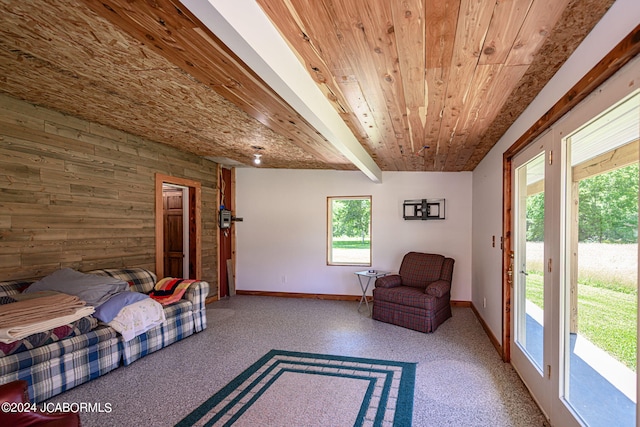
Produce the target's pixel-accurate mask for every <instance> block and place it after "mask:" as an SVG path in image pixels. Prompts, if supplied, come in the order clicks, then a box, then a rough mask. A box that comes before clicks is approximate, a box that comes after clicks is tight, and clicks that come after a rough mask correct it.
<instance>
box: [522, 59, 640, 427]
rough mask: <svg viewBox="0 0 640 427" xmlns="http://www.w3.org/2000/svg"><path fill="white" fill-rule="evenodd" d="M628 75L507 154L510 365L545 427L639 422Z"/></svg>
mask: <svg viewBox="0 0 640 427" xmlns="http://www.w3.org/2000/svg"><path fill="white" fill-rule="evenodd" d="M637 74H639V73H638V71H637V69H636V73H635V74H634V75H633V76H634V77H635V79H637V78H638V77H639V76H637ZM635 79H634V80H633V82H632V83H631V84H630V83H629V80H625V79H620V80H619V81H618V83H615V82H614V83H612V84H617V85H618V86H615V85H614V87H613V88H612V90H611V92H607V95H604V91H603V92H602V93H603V94H599V98H600V99H599V102H595V101H593V100H591V102H590V103H588V104H586V105H585V106H582V108H578V109H577V111H576V112H574V113H572V114H571V115H569V116H567V117H565V118H563V119H561V120H560V121H558V122H557V123H556V124H555V125H554V126H553V127H552V128H551V129H550V130H549V131H548V132H547V133H546V134H544V135H542V136H541V137H539V138H538V139H537V140H536V141H534V142H533V143H531V144H530V145H529V146H528V147H527V148H525V149H524V150H522V151H521V152H519V153H518V154H517V155H515V156H514V157H513V158H512V163H511V166H512V167H511V171H512V172H511V207H512V215H511V218H512V225H511V230H512V236H513V237H512V251H513V257H512V265H511V266H510V271H512V283H511V286H512V290H511V296H512V299H511V319H510V320H511V331H510V336H511V342H510V348H511V363H512V365H513V366H514V368H515V369H516V371H517V372H518V374H519V375H520V376H521V378H522V380H523V381H524V383H525V384H526V385H527V387H528V388H529V390H530V391H531V394H532V395H533V397H534V399H535V400H536V401H537V402H538V404H539V406H540V408H541V409H542V411H543V412H544V413H545V415H546V416H547V418H548V419H549V420H550V422H551V424H552V425H553V426H592V427H593V426H597V427H599V426H607V427H608V426H612V425H615V426H638V425H639V423H638V416H637V411H638V407H637V403H636V402H637V389H638V378H637V374H636V365H637V356H638V346H637V342H638V326H637V325H638V200H639V193H638V187H639V180H640V178H639V158H640V154H639V153H640V149H639V144H640V142H639V141H640V89H638V83H637V81H636V80H635ZM625 84H626V87H625ZM616 91H617V92H616ZM596 99H597V98H596Z"/></svg>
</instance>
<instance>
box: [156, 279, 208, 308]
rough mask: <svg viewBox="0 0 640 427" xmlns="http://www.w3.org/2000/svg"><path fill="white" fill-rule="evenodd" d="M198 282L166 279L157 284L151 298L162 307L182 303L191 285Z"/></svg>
mask: <svg viewBox="0 0 640 427" xmlns="http://www.w3.org/2000/svg"><path fill="white" fill-rule="evenodd" d="M196 281H197V280H187V279H175V278H173V277H165V278H164V279H161V280H160V281H159V282H158V283H156V285H155V286H154V287H153V290H152V291H151V293H150V294H149V296H150V297H151V298H153V299H154V300H156V301H158V302H159V303H160V304H162V305H168V304H171V303H174V302H176V301H180V299H181V298H182V295H184V293H185V291H186V290H187V288H188V287H189V285H190V284H192V283H193V282H196Z"/></svg>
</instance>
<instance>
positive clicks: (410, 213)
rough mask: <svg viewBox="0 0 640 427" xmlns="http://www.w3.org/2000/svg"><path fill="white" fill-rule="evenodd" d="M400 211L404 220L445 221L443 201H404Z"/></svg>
mask: <svg viewBox="0 0 640 427" xmlns="http://www.w3.org/2000/svg"><path fill="white" fill-rule="evenodd" d="M402 209H403V214H402V217H403V218H404V219H405V220H414V219H419V220H423V221H424V220H427V219H445V216H444V199H419V200H405V201H404V203H403V204H402Z"/></svg>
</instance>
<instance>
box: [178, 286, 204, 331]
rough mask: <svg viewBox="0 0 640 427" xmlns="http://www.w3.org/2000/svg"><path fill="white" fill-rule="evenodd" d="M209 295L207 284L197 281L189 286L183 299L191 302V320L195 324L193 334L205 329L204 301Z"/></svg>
mask: <svg viewBox="0 0 640 427" xmlns="http://www.w3.org/2000/svg"><path fill="white" fill-rule="evenodd" d="M208 295H209V283H207V282H205V281H202V280H199V281H197V282H193V283H192V284H190V285H189V287H188V288H187V290H186V291H185V293H184V295H183V296H182V298H183V299H186V300H187V301H190V302H191V305H192V307H193V320H194V322H195V324H194V327H195V332H200V331H203V330H205V329H206V328H207V314H206V311H205V300H206V299H207V296H208Z"/></svg>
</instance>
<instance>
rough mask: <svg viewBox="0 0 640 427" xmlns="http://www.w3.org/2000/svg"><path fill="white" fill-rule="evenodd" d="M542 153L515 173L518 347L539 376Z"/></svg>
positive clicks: (515, 262)
mask: <svg viewBox="0 0 640 427" xmlns="http://www.w3.org/2000/svg"><path fill="white" fill-rule="evenodd" d="M544 157H545V153H544V152H542V153H540V154H538V155H536V156H535V157H534V158H533V159H531V160H529V161H528V162H527V163H525V164H524V165H522V166H520V167H517V169H516V186H515V188H516V192H517V195H516V198H517V200H516V204H515V206H516V210H515V211H516V214H515V230H516V239H515V252H514V300H515V312H514V323H515V325H514V332H515V337H514V339H515V343H516V345H517V346H518V348H519V349H520V350H521V351H522V352H523V353H524V354H525V355H526V356H527V357H528V359H529V360H530V361H531V363H532V364H533V365H534V366H535V367H536V369H537V370H538V372H539V373H540V374H542V371H543V368H542V367H543V366H544V364H543V355H544V273H543V259H544V216H545V210H544V169H545V162H544Z"/></svg>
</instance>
